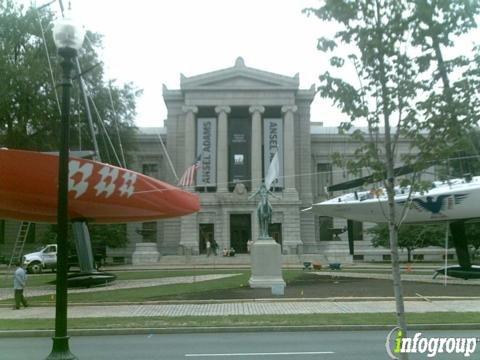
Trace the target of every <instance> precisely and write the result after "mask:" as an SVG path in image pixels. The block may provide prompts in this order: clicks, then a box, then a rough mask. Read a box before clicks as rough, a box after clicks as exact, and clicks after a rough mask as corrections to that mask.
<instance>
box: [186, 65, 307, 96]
mask: <svg viewBox="0 0 480 360" xmlns="http://www.w3.org/2000/svg"><path fill="white" fill-rule="evenodd" d="M298 86H299V78H298V74H296V75H294V76H292V77H290V76H284V75H279V74H275V73H271V72H267V71H263V70H258V69H254V68H250V67H248V66H245V64H244V62H243V59H242V58H237V60H236V62H235V65H234V66H233V67H230V68H227V69H222V70H218V71H213V72H209V73H205V74H201V75H196V76H191V77H186V76H184V75H181V78H180V88H181V89H182V91H188V90H294V91H295V90H297V89H298Z"/></svg>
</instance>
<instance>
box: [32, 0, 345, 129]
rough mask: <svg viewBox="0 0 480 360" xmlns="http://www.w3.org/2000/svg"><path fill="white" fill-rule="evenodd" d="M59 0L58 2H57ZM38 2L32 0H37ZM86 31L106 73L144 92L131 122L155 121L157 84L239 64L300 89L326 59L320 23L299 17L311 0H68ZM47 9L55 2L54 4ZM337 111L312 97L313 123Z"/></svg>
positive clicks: (158, 122)
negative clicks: (94, 38) (94, 35)
mask: <svg viewBox="0 0 480 360" xmlns="http://www.w3.org/2000/svg"><path fill="white" fill-rule="evenodd" d="M64 1H65V0H64ZM37 3H38V1H37ZM71 3H72V10H73V11H74V12H75V15H76V16H77V17H79V19H80V20H81V21H82V22H83V23H84V24H85V26H86V27H87V29H89V30H92V31H95V32H99V33H101V34H103V35H104V49H103V54H102V58H103V59H104V60H105V65H106V68H107V76H108V77H110V78H115V79H118V80H119V81H122V82H124V81H132V82H134V83H135V84H136V85H137V87H138V88H141V89H143V90H144V94H143V96H142V97H141V98H140V99H138V104H137V105H138V116H137V120H136V124H137V126H162V125H163V120H164V119H165V118H166V116H167V110H166V108H165V104H164V102H163V99H162V84H165V85H166V86H167V87H168V88H169V89H178V88H179V87H180V73H183V74H184V75H185V76H192V75H198V74H202V73H205V72H210V71H214V70H219V69H223V68H227V67H231V66H233V65H234V63H235V59H236V58H237V57H238V56H242V57H243V58H244V60H245V65H246V66H249V67H254V68H258V69H261V70H267V71H270V72H274V73H278V74H282V75H287V76H293V75H294V74H295V73H297V72H298V73H299V74H300V87H301V88H309V87H310V86H311V85H312V84H318V81H317V79H318V75H319V74H320V73H321V71H322V68H323V69H324V68H325V65H326V61H325V60H326V58H325V56H324V55H323V56H322V54H321V53H320V52H319V51H317V49H316V39H317V38H318V37H320V36H322V35H325V31H326V29H322V27H321V22H320V21H319V20H318V19H317V18H314V17H307V16H306V15H304V14H302V9H303V8H306V7H311V6H313V7H318V4H319V2H318V1H316V0H240V1H238V0H201V1H200V0H156V1H154V0H135V1H127V0H101V1H98V0H72V2H71ZM52 6H57V7H58V5H57V4H54V5H52ZM339 116H341V115H340V114H339V113H338V112H337V111H335V110H333V108H332V107H330V106H329V105H328V102H321V101H320V99H319V98H318V97H317V98H316V100H315V102H314V104H313V106H312V117H311V119H312V121H324V122H329V123H330V124H338V122H339V119H340V118H339Z"/></svg>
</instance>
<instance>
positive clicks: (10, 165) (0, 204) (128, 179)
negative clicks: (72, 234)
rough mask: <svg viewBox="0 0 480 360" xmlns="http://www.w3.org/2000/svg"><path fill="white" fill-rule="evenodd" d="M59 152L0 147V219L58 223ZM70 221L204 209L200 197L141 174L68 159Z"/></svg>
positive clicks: (141, 217) (142, 218) (167, 214)
mask: <svg viewBox="0 0 480 360" xmlns="http://www.w3.org/2000/svg"><path fill="white" fill-rule="evenodd" d="M57 185H58V156H57V155H52V154H44V153H39V152H32V151H23V150H8V149H0V219H16V220H25V221H32V222H44V223H56V222H57V196H58V195H57ZM68 188H69V192H68V199H69V204H68V214H69V219H70V220H86V221H91V222H95V223H100V224H109V223H125V222H135V221H149V220H156V219H162V218H170V217H176V216H182V215H188V214H191V213H194V212H196V211H198V210H200V200H199V198H198V196H197V195H195V194H192V193H189V192H186V191H183V190H181V189H179V188H177V187H175V186H172V185H170V184H167V183H164V182H162V181H159V180H157V179H154V178H151V177H148V176H145V175H143V174H140V173H137V172H134V171H130V170H126V169H121V168H118V167H116V166H112V165H108V164H104V163H100V162H96V161H91V160H86V159H80V158H74V157H70V161H69V186H68Z"/></svg>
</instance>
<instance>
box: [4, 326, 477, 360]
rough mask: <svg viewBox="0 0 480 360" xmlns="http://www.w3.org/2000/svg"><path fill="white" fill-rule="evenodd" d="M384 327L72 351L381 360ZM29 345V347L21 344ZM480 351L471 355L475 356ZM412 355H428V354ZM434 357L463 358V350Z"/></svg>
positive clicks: (41, 343)
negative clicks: (378, 328) (381, 328)
mask: <svg viewBox="0 0 480 360" xmlns="http://www.w3.org/2000/svg"><path fill="white" fill-rule="evenodd" d="M386 335H387V331H364V332H358V331H357V332H355V331H350V332H345V331H342V332H280V333H275V332H262V333H223V334H220V333H211V334H176V335H124V336H96V337H89V336H83V337H82V336H77V337H73V338H72V339H71V340H70V349H71V351H72V353H74V354H75V355H76V356H77V357H78V358H79V359H83V360H87V359H88V360H90V359H95V360H111V359H116V360H132V359H136V360H151V359H155V360H157V359H158V360H180V359H182V360H187V359H198V360H207V359H208V360H212V359H219V360H222V359H239V360H242V359H249V360H255V359H262V360H283V359H285V360H313V359H315V360H323V359H325V360H340V359H341V360H345V359H355V360H377V359H378V360H380V359H381V360H385V359H388V356H387V354H386V350H385V339H386ZM479 335H480V333H479V332H477V333H476V334H475V333H472V332H467V331H450V332H448V333H447V332H445V331H429V332H425V333H423V334H422V336H428V337H431V336H436V337H448V336H453V337H469V338H470V337H473V336H479ZM26 344H28V346H25V345H26ZM0 349H1V355H0V356H1V359H2V360H18V359H40V358H45V357H46V355H48V353H49V352H50V350H51V339H50V338H21V339H12V338H10V339H0ZM478 354H480V344H479V349H478V350H476V352H474V353H473V354H472V355H471V356H470V358H473V359H475V358H478ZM410 359H415V360H416V359H428V357H427V356H426V355H418V354H417V355H415V356H410ZM435 359H444V360H445V359H451V360H454V359H464V357H463V355H461V354H447V355H443V356H439V355H437V356H436V357H435Z"/></svg>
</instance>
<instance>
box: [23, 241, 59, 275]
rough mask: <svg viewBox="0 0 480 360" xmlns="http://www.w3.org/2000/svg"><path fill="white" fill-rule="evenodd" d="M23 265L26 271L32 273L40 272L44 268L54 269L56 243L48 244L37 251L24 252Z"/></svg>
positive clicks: (55, 263)
mask: <svg viewBox="0 0 480 360" xmlns="http://www.w3.org/2000/svg"><path fill="white" fill-rule="evenodd" d="M23 265H24V267H25V268H26V269H27V272H29V273H32V274H38V273H41V272H42V271H43V270H45V269H52V270H55V269H56V267H57V244H49V245H46V246H45V247H44V248H43V249H41V250H39V251H37V252H33V253H30V254H25V255H24V256H23Z"/></svg>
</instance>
